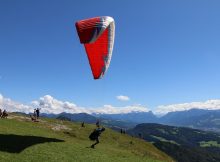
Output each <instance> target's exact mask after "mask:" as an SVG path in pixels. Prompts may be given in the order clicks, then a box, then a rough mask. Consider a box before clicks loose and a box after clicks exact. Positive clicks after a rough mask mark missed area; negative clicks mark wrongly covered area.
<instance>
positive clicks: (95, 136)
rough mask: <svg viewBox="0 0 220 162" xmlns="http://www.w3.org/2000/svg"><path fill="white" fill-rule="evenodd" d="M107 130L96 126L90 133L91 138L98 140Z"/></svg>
mask: <svg viewBox="0 0 220 162" xmlns="http://www.w3.org/2000/svg"><path fill="white" fill-rule="evenodd" d="M104 131H105V128H104V127H103V128H96V129H95V130H94V131H93V132H92V133H91V134H90V135H89V139H90V140H92V141H94V140H98V137H99V136H100V135H101V133H102V132H104Z"/></svg>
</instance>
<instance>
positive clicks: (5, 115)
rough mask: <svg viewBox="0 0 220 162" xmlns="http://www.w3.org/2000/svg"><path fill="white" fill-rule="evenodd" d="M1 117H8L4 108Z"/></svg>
mask: <svg viewBox="0 0 220 162" xmlns="http://www.w3.org/2000/svg"><path fill="white" fill-rule="evenodd" d="M1 117H2V118H7V117H8V113H7V111H6V110H4V111H3V112H2V116H1Z"/></svg>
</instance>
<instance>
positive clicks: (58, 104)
mask: <svg viewBox="0 0 220 162" xmlns="http://www.w3.org/2000/svg"><path fill="white" fill-rule="evenodd" d="M37 107H40V108H41V112H42V113H53V114H59V113H62V112H67V113H88V114H92V113H98V114H119V113H130V112H147V111H149V110H148V109H147V108H146V107H144V106H141V105H132V106H124V107H114V106H112V105H104V106H103V107H98V108H85V107H80V106H77V105H76V104H74V103H71V102H68V101H60V100H57V99H55V98H53V97H52V96H50V95H45V96H43V97H40V99H39V100H35V101H32V102H31V104H29V105H24V104H22V103H19V102H15V101H13V100H11V99H9V98H5V97H3V96H2V95H1V94H0V108H1V109H6V110H7V111H9V112H25V113H30V112H33V110H34V108H37Z"/></svg>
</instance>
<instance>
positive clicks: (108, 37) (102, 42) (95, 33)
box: [75, 16, 115, 79]
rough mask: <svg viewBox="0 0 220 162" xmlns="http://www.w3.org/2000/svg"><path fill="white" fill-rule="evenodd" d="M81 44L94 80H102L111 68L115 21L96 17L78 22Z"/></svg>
mask: <svg viewBox="0 0 220 162" xmlns="http://www.w3.org/2000/svg"><path fill="white" fill-rule="evenodd" d="M75 25H76V29H77V32H78V36H79V39H80V43H82V44H84V46H85V50H86V53H87V56H88V59H89V63H90V67H91V70H92V73H93V77H94V79H100V78H101V77H102V76H103V75H104V74H105V72H106V70H107V69H108V67H109V64H110V61H111V57H112V50H113V45H114V37H115V23H114V19H113V18H112V17H109V16H101V17H94V18H90V19H85V20H81V21H77V22H76V24H75Z"/></svg>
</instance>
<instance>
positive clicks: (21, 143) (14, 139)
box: [0, 134, 64, 153]
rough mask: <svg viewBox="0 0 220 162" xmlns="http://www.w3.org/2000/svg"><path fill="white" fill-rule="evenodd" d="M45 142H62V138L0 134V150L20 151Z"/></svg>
mask: <svg viewBox="0 0 220 162" xmlns="http://www.w3.org/2000/svg"><path fill="white" fill-rule="evenodd" d="M46 142H64V140H60V139H56V138H47V137H39V136H23V135H15V134H0V151H3V152H9V153H20V152H21V151H23V150H24V149H26V148H28V147H30V146H33V145H36V144H41V143H46Z"/></svg>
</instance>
